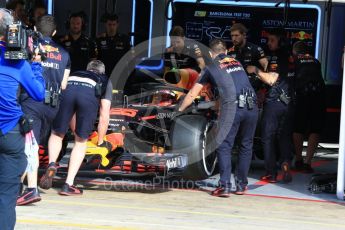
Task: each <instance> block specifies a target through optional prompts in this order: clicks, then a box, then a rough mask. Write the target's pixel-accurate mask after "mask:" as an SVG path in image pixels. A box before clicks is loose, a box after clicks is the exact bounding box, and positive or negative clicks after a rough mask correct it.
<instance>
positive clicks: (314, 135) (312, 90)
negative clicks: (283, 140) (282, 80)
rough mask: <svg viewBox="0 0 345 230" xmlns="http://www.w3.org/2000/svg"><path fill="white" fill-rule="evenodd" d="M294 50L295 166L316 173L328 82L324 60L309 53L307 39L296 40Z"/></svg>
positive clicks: (306, 171)
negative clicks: (304, 152) (305, 144)
mask: <svg viewBox="0 0 345 230" xmlns="http://www.w3.org/2000/svg"><path fill="white" fill-rule="evenodd" d="M292 52H293V55H294V57H295V68H296V69H295V71H296V72H295V74H296V85H295V90H296V112H295V127H294V133H293V140H294V144H295V151H296V162H295V167H296V169H297V170H302V171H303V172H305V173H313V171H314V170H313V168H312V167H311V161H312V158H313V156H314V153H315V151H316V148H317V146H318V143H319V139H320V133H321V131H322V128H323V124H324V120H325V115H326V101H325V82H324V80H323V77H322V72H321V64H320V62H319V61H318V60H317V59H315V58H314V57H313V56H311V55H310V54H309V52H308V47H307V45H306V44H305V43H304V42H296V43H295V44H294V45H293V49H292ZM304 135H307V137H308V147H307V157H306V159H305V163H304V162H303V158H302V150H303V140H304Z"/></svg>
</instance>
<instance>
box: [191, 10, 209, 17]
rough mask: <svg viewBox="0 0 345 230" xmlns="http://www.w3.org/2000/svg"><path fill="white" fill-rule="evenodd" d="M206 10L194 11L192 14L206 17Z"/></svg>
mask: <svg viewBox="0 0 345 230" xmlns="http://www.w3.org/2000/svg"><path fill="white" fill-rule="evenodd" d="M206 13H207V12H206V11H195V13H194V16H195V17H206Z"/></svg>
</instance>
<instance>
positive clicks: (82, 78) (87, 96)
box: [40, 60, 112, 196]
mask: <svg viewBox="0 0 345 230" xmlns="http://www.w3.org/2000/svg"><path fill="white" fill-rule="evenodd" d="M104 73H105V66H104V64H103V63H102V62H101V61H99V60H93V61H91V62H90V63H89V64H88V65H87V70H86V71H77V72H74V73H72V74H71V75H70V77H69V78H68V83H67V88H66V90H65V91H63V93H62V99H61V104H60V108H61V109H60V110H59V112H58V114H57V116H56V118H55V120H54V123H53V129H52V134H51V135H50V138H49V142H48V150H49V165H48V168H47V170H46V173H45V174H44V175H43V177H42V178H41V181H40V187H41V188H43V189H49V188H51V186H52V179H53V177H54V176H55V173H56V170H57V164H56V160H57V158H58V156H59V153H60V151H61V148H62V140H63V138H64V135H65V134H66V132H67V130H68V125H69V123H70V121H71V119H72V117H73V115H74V114H75V122H76V124H75V130H74V134H75V143H74V146H73V149H72V152H71V158H70V162H69V167H68V174H67V178H66V183H65V184H64V185H63V187H62V190H61V191H60V192H59V194H60V195H67V196H68V195H81V194H82V190H81V189H78V188H77V187H75V186H74V185H73V184H74V178H75V176H76V175H77V173H78V170H79V168H80V165H81V163H82V162H83V159H84V156H85V152H86V147H87V145H86V142H87V139H88V137H89V135H90V133H91V132H92V130H93V127H94V123H95V121H96V119H97V113H98V109H99V106H100V110H99V111H100V121H99V126H98V131H99V140H98V144H99V145H100V146H103V147H104V144H105V143H103V137H104V134H105V132H106V130H107V128H108V124H109V111H110V105H111V95H112V84H111V81H108V77H107V76H106V75H104ZM100 99H101V100H100ZM73 120H74V119H73ZM72 126H74V125H73V124H72Z"/></svg>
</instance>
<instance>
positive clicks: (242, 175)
mask: <svg viewBox="0 0 345 230" xmlns="http://www.w3.org/2000/svg"><path fill="white" fill-rule="evenodd" d="M210 48H211V52H210V53H211V57H212V58H213V59H214V60H213V62H212V63H211V64H210V65H208V66H207V67H206V68H205V69H204V71H202V73H201V76H200V78H199V80H198V83H196V84H195V85H194V86H193V88H192V89H191V90H190V91H189V92H188V94H187V95H186V97H185V99H184V100H183V102H182V104H181V106H180V107H179V109H178V111H179V112H178V114H179V113H180V112H182V111H184V110H185V109H186V108H187V107H188V106H189V105H190V104H191V103H192V102H193V101H194V99H195V98H196V97H197V96H198V94H199V92H200V91H201V89H202V88H203V85H204V84H206V83H211V84H212V86H213V87H218V91H219V98H220V116H219V118H218V121H219V124H218V132H217V136H216V143H217V146H218V148H217V150H216V151H217V156H218V162H219V171H220V181H219V187H218V188H217V189H216V190H214V191H213V192H212V193H211V194H212V195H214V196H218V197H229V195H230V192H231V151H232V147H233V144H234V140H235V137H236V135H237V133H238V134H239V138H240V140H239V141H240V146H241V148H240V153H239V164H238V166H237V170H236V172H235V178H236V180H235V182H236V194H238V195H242V194H244V193H245V191H246V189H247V184H248V180H247V175H248V171H249V166H250V162H251V158H252V146H253V138H254V132H255V127H256V123H257V119H258V108H257V105H256V96H255V92H254V89H253V87H252V86H251V84H250V82H249V79H248V77H247V74H246V72H245V71H244V69H243V67H242V65H241V64H240V62H238V61H237V60H235V59H234V58H231V57H229V56H227V55H226V43H225V42H224V41H223V40H220V39H213V40H212V41H211V42H210ZM257 73H258V75H259V76H260V77H261V78H262V80H263V81H265V82H267V83H269V84H273V83H274V82H275V81H276V79H277V74H270V73H264V72H262V71H261V70H258V71H257ZM226 127H229V128H228V129H227V128H226Z"/></svg>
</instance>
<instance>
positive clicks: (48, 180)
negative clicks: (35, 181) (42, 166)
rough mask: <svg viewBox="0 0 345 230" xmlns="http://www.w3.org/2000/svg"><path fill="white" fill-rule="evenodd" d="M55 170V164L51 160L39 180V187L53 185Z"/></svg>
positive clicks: (47, 187)
mask: <svg viewBox="0 0 345 230" xmlns="http://www.w3.org/2000/svg"><path fill="white" fill-rule="evenodd" d="M56 171H57V165H56V163H55V162H52V163H50V164H49V165H48V168H47V170H46V172H45V173H44V175H43V176H42V177H41V180H40V183H39V185H40V187H41V188H43V189H50V188H51V187H52V185H53V178H54V176H55V174H56Z"/></svg>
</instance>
